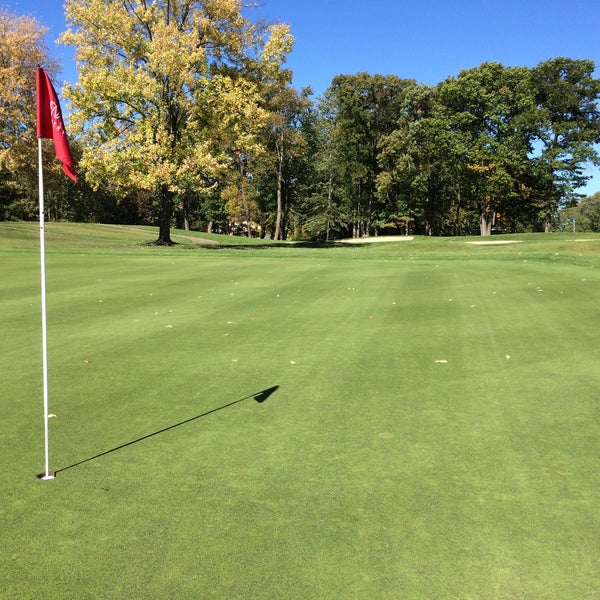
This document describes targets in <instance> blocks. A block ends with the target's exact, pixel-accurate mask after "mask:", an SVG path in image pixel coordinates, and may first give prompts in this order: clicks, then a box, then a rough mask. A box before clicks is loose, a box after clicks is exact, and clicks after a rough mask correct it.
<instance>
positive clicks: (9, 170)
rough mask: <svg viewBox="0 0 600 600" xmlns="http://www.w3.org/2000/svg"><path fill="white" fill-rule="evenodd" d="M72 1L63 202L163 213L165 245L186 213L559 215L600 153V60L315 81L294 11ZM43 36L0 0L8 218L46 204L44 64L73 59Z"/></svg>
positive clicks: (437, 229) (408, 220)
mask: <svg viewBox="0 0 600 600" xmlns="http://www.w3.org/2000/svg"><path fill="white" fill-rule="evenodd" d="M65 12H66V20H67V25H68V29H67V31H66V32H64V33H63V34H62V36H61V43H63V44H67V45H70V46H73V48H74V49H75V52H76V59H77V68H78V81H77V82H76V83H75V84H72V85H66V86H64V88H63V96H64V97H65V98H66V99H67V100H68V106H69V117H70V118H69V120H70V125H69V127H70V133H71V143H72V149H73V152H74V154H75V156H76V158H77V162H78V173H79V175H80V177H79V179H80V183H78V184H76V185H75V184H72V183H71V182H70V181H69V180H65V178H63V177H62V176H61V175H60V169H59V168H58V167H57V168H56V169H55V168H54V163H53V162H52V158H51V154H50V151H49V149H48V148H45V151H46V152H48V153H49V154H48V159H47V160H46V161H45V164H46V165H52V166H51V167H49V168H48V173H47V174H46V186H45V187H46V193H47V198H46V206H47V207H48V218H49V219H57V220H59V219H61V220H77V221H97V222H111V223H128V224H152V225H156V226H158V228H159V236H158V240H157V242H158V243H161V244H170V243H171V238H170V229H171V227H173V226H177V227H180V228H190V229H196V230H204V231H213V232H220V233H232V234H239V235H248V236H261V237H269V238H273V239H314V240H332V239H336V238H341V237H351V236H355V237H356V236H364V235H383V234H390V233H405V234H409V233H410V234H413V233H414V234H429V235H462V234H472V233H474V232H476V231H477V232H479V233H481V234H482V235H489V234H490V233H492V232H493V231H495V230H497V231H510V232H519V231H544V230H545V231H549V230H550V229H552V228H557V227H563V226H564V222H565V218H567V216H566V215H568V213H567V212H565V211H569V210H570V211H573V210H574V209H575V207H576V206H577V205H578V201H579V200H580V196H579V195H578V194H577V191H578V189H580V188H581V187H582V186H583V185H585V183H586V181H587V180H588V179H589V176H588V175H586V171H585V169H586V167H587V166H588V165H590V164H599V163H600V157H599V155H598V152H597V147H596V145H597V144H598V143H599V142H600V119H599V113H598V107H597V101H598V98H599V96H600V80H599V79H597V78H595V77H594V69H595V64H594V62H593V61H591V60H586V59H571V58H565V57H558V58H553V59H549V60H547V61H545V62H542V63H540V64H539V65H537V66H536V67H510V66H504V65H502V64H500V63H483V64H482V65H480V66H478V67H475V68H472V69H468V70H463V71H461V72H460V73H459V74H458V75H457V76H453V77H448V78H447V79H445V80H444V81H442V82H440V83H439V84H437V85H435V86H429V85H424V84H420V83H417V82H416V81H415V80H412V79H401V78H400V77H397V76H394V75H378V74H375V75H373V74H368V73H357V74H353V75H339V76H337V77H335V78H334V79H333V81H332V82H331V85H330V87H329V88H328V89H327V90H326V91H325V93H324V94H323V96H322V97H320V98H317V99H314V98H313V95H312V92H311V90H310V89H303V90H297V89H295V88H294V86H293V85H292V75H293V74H292V72H291V71H290V70H289V69H287V68H286V66H285V63H286V59H287V56H288V55H289V53H290V52H291V51H292V46H293V41H294V40H293V37H292V35H291V33H290V30H289V27H288V26H286V25H283V24H275V25H274V24H269V23H265V22H262V21H252V20H251V19H250V18H249V16H250V15H249V11H248V9H246V8H244V7H243V5H242V3H241V2H240V1H239V0H201V1H200V0H198V1H193V0H169V1H168V2H167V1H159V0H155V1H154V2H133V1H132V2H121V1H119V2H117V1H115V0H95V1H94V2H89V1H85V2H84V1H83V0H67V2H66V4H65ZM44 34H45V29H44V27H43V26H42V25H40V24H39V23H37V22H36V21H35V20H34V19H32V18H30V17H21V16H17V15H14V14H10V13H8V12H7V11H0V84H1V85H0V90H1V91H0V128H1V130H2V131H3V136H2V138H1V139H0V219H1V220H9V219H35V215H36V214H37V173H36V169H37V164H36V161H35V158H34V157H35V156H36V150H35V144H36V141H35V84H34V80H35V66H37V65H38V64H42V65H43V66H45V67H46V69H47V71H48V72H49V73H50V75H51V76H54V77H56V76H57V75H58V72H59V71H58V65H57V63H56V61H55V60H53V59H52V56H51V53H50V52H49V50H48V49H47V48H46V47H45V46H44V43H43V39H44ZM582 222H583V221H582ZM588 223H595V221H594V220H593V219H588ZM590 227H591V225H590Z"/></svg>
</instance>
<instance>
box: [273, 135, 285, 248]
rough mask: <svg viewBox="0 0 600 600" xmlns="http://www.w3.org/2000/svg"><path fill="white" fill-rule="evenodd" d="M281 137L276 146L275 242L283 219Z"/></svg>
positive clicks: (279, 234) (279, 236)
mask: <svg viewBox="0 0 600 600" xmlns="http://www.w3.org/2000/svg"><path fill="white" fill-rule="evenodd" d="M282 187H283V135H282V136H281V138H280V140H279V143H278V144H277V216H276V217H275V236H274V238H275V239H276V240H280V239H281V238H282V236H281V220H282V218H283V198H282Z"/></svg>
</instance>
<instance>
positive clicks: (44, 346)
mask: <svg viewBox="0 0 600 600" xmlns="http://www.w3.org/2000/svg"><path fill="white" fill-rule="evenodd" d="M38 170H39V175H38V177H39V194H40V202H39V205H40V273H41V283H42V286H41V287H42V376H43V380H44V459H45V464H44V473H42V474H41V475H39V476H38V477H39V478H40V479H54V477H55V474H54V473H50V467H49V464H50V458H49V442H48V438H49V436H48V336H47V324H46V236H45V233H44V171H43V161H42V138H38Z"/></svg>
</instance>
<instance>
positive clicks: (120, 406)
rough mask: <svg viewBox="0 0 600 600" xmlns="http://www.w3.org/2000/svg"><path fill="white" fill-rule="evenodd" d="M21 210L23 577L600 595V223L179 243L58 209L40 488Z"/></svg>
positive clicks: (118, 585) (352, 594)
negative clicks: (47, 467) (584, 237)
mask: <svg viewBox="0 0 600 600" xmlns="http://www.w3.org/2000/svg"><path fill="white" fill-rule="evenodd" d="M6 227H7V229H8V228H9V227H14V226H9V225H7V226H6ZM19 227H21V229H20V230H15V229H14V228H13V229H11V231H12V232H13V233H12V234H11V235H12V236H13V237H12V238H11V239H10V242H9V241H8V240H7V238H6V237H5V238H4V240H5V241H4V242H2V244H0V257H1V259H2V260H1V262H0V273H1V275H0V279H1V280H2V281H3V285H2V286H1V287H0V309H1V310H0V327H1V329H0V331H2V332H3V333H2V342H3V350H4V351H3V352H2V354H1V355H0V370H1V372H2V374H3V382H2V389H3V394H2V401H1V402H0V422H1V423H2V427H1V429H0V443H1V444H2V448H3V449H4V450H3V452H4V459H5V468H4V469H3V474H2V479H3V481H2V486H1V488H0V502H1V504H2V507H3V517H4V519H3V528H2V547H3V559H2V561H0V577H1V579H2V581H3V590H2V593H0V595H1V596H5V597H7V598H55V597H60V598H82V597H94V596H100V597H103V598H124V597H127V598H140V599H142V598H153V597H157V598H158V597H182V598H187V597H190V598H194V597H196V598H303V599H305V598H374V597H375V598H390V599H392V598H399V597H400V598H432V597H434V598H462V597H465V598H486V597H488V598H519V597H521V598H595V597H597V595H598V590H599V589H600V577H599V575H598V573H600V569H599V568H598V567H599V565H598V558H597V557H598V556H599V555H600V553H599V552H598V551H599V550H600V548H599V542H598V540H600V518H599V516H598V515H600V494H599V492H598V490H600V485H599V484H600V481H599V480H598V477H599V476H598V472H599V470H598V452H597V440H598V436H599V435H600V421H599V419H598V400H597V389H598V367H597V365H598V361H599V359H600V350H599V347H598V343H597V330H598V325H599V324H600V317H599V312H598V306H600V271H598V266H599V264H600V263H599V254H598V240H599V239H600V238H598V237H596V236H591V237H592V240H591V241H589V242H583V243H582V242H577V241H576V240H575V238H574V237H572V236H555V237H553V238H548V237H543V236H519V237H518V238H515V239H519V240H521V243H519V244H514V245H506V246H493V247H489V248H488V247H481V246H477V247H471V246H467V245H466V244H465V243H464V241H465V240H462V239H445V240H443V239H438V240H429V239H423V238H415V240H413V241H412V242H411V243H410V244H406V243H404V242H401V243H397V244H393V243H392V244H379V245H377V244H373V245H364V246H342V245H331V246H326V247H314V246H313V247H310V246H309V247H295V246H280V245H271V244H266V243H265V244H261V245H258V246H252V247H250V246H241V247H239V248H234V247H224V245H223V240H220V244H221V245H215V246H213V247H211V248H207V247H202V248H198V247H195V246H193V245H190V246H189V247H179V248H172V249H160V248H153V247H149V246H146V245H145V243H144V242H145V240H146V239H150V240H151V239H152V237H153V233H152V234H143V233H140V232H133V231H132V232H130V233H129V234H126V233H125V232H123V235H131V236H132V237H131V238H128V239H127V241H124V239H123V238H122V237H119V236H118V235H117V232H118V231H119V230H118V229H117V230H115V231H114V232H113V229H108V230H107V228H100V227H97V228H94V227H82V226H77V225H67V224H66V225H65V226H64V227H61V226H60V225H53V224H50V225H49V227H48V233H49V255H48V314H49V356H50V398H51V401H50V411H51V412H52V413H53V414H55V415H56V417H55V418H52V419H51V420H50V423H49V427H50V439H51V448H50V450H51V468H52V469H54V470H58V471H59V473H58V477H57V478H56V479H55V480H52V481H48V482H43V481H39V480H38V479H36V477H35V476H36V474H37V473H39V472H40V471H41V470H42V466H43V465H42V461H43V447H42V442H43V437H42V435H43V429H42V426H43V422H42V419H41V416H42V414H41V410H42V406H41V401H42V398H41V374H40V370H41V363H40V358H41V356H40V318H39V272H38V267H39V265H38V258H37V254H36V243H35V241H36V240H35V235H33V234H32V233H31V230H30V229H28V226H21V225H20V224H19ZM3 232H4V227H3V226H0V233H3ZM145 235H146V237H144V236H145ZM182 235H183V233H182ZM511 239H512V236H511ZM261 392H263V394H262V396H261ZM255 396H258V397H259V398H262V399H263V400H264V401H263V402H257V401H256V400H255Z"/></svg>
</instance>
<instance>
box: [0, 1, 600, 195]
mask: <svg viewBox="0 0 600 600" xmlns="http://www.w3.org/2000/svg"><path fill="white" fill-rule="evenodd" d="M247 3H248V4H249V3H250V2H247ZM257 4H258V5H259V7H258V8H256V9H253V10H250V11H248V15H249V16H250V17H251V18H252V16H253V15H256V17H263V18H266V19H268V20H270V21H273V22H283V23H287V24H289V25H290V26H291V29H292V34H293V35H294V37H295V39H296V42H295V45H294V50H293V52H292V54H291V55H290V57H289V60H288V66H289V67H290V68H291V69H292V71H293V72H294V83H295V85H296V87H299V88H300V87H304V86H311V87H312V88H313V90H314V93H315V95H316V96H319V95H321V94H322V93H323V92H324V91H325V90H326V89H327V87H329V85H330V83H331V80H332V79H333V77H335V76H336V75H339V74H354V73H358V72H360V71H366V72H368V73H371V74H375V73H381V74H384V75H388V74H390V75H397V76H399V77H402V78H409V79H416V80H417V81H418V82H419V83H426V84H428V85H435V84H437V83H439V82H440V81H442V80H444V79H445V78H446V77H450V76H456V75H458V73H459V72H460V71H461V70H462V69H469V68H471V67H476V66H478V65H480V64H481V63H482V62H484V61H498V62H501V63H503V64H504V65H506V66H529V67H533V66H535V65H537V64H539V63H540V62H543V61H544V60H547V59H549V58H555V57H557V56H567V57H569V58H589V59H592V60H594V61H595V62H596V64H597V65H598V68H597V69H596V76H598V77H600V37H599V35H598V31H599V27H600V0H570V1H569V2H566V1H565V0H504V1H503V2H486V1H485V0H483V1H482V0H419V1H418V2H416V1H413V2H410V3H409V2H407V1H406V0H362V1H360V0H258V2H257ZM0 6H4V7H6V8H7V9H9V10H10V11H11V12H14V13H16V14H27V15H32V16H34V17H36V18H37V19H38V21H40V22H41V23H42V24H43V25H46V26H47V27H49V28H50V32H49V34H48V39H49V42H50V43H49V45H50V46H51V49H52V51H53V52H54V53H55V54H56V55H57V56H58V57H59V58H61V60H62V66H63V79H64V80H66V81H69V82H73V81H75V80H76V78H77V75H76V73H75V65H74V63H73V59H72V51H71V50H69V49H65V48H63V47H58V46H54V43H53V42H54V40H56V38H57V37H58V35H59V34H60V33H61V32H62V31H64V29H65V22H64V13H63V9H62V6H63V1H62V0H0ZM590 173H593V174H594V179H593V181H592V182H591V183H590V184H589V185H588V187H587V188H586V189H585V190H582V191H584V192H585V193H590V194H591V193H594V192H596V191H598V190H600V171H599V170H598V169H594V170H593V171H592V170H590Z"/></svg>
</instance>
